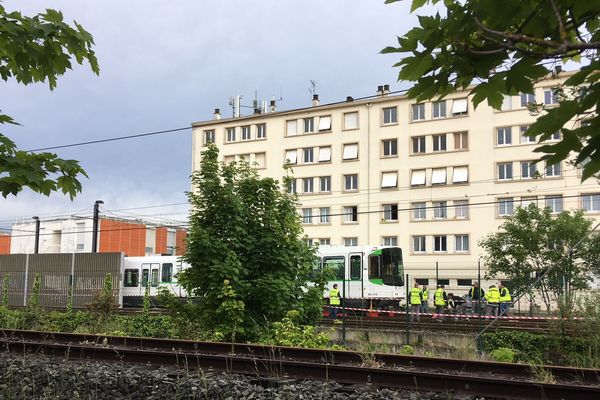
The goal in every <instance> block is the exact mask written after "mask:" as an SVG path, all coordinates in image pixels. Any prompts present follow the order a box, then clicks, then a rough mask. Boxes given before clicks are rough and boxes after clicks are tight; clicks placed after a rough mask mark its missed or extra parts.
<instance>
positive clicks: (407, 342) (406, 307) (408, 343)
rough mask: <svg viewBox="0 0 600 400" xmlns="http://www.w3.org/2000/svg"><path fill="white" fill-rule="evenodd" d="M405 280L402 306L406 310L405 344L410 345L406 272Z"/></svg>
mask: <svg viewBox="0 0 600 400" xmlns="http://www.w3.org/2000/svg"><path fill="white" fill-rule="evenodd" d="M404 282H405V285H404V286H405V287H406V306H405V307H404V308H405V310H406V344H407V345H410V314H409V310H408V308H409V307H408V290H409V286H410V285H409V283H408V274H406V280H405V281H404Z"/></svg>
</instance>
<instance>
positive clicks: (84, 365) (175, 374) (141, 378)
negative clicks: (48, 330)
mask: <svg viewBox="0 0 600 400" xmlns="http://www.w3.org/2000/svg"><path fill="white" fill-rule="evenodd" d="M445 398H447V396H445V395H442V394H435V393H417V392H412V391H392V390H388V389H376V388H371V387H369V386H347V385H339V384H337V383H335V382H327V383H325V382H320V381H294V380H264V379H259V378H258V377H251V376H241V375H233V374H225V373H221V372H213V371H196V370H189V371H185V370H182V369H176V368H171V367H155V366H147V365H135V364H123V363H106V362H97V361H74V360H70V361H65V360H62V359H59V358H52V357H46V356H44V355H26V356H14V355H10V354H6V353H5V354H2V355H1V356H0V399H147V400H151V399H170V400H176V399H211V400H212V399H227V400H229V399H231V400H233V399H249V400H262V399H270V400H273V399H281V400H284V399H285V400H286V399H327V400H330V399H366V400H379V399H409V400H425V399H445Z"/></svg>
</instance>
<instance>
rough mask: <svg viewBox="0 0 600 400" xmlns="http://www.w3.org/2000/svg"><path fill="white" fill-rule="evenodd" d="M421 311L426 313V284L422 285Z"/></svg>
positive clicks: (427, 296) (427, 300)
mask: <svg viewBox="0 0 600 400" xmlns="http://www.w3.org/2000/svg"><path fill="white" fill-rule="evenodd" d="M421 297H422V298H421V312H422V313H424V314H426V313H427V306H428V305H429V289H427V285H423V296H421Z"/></svg>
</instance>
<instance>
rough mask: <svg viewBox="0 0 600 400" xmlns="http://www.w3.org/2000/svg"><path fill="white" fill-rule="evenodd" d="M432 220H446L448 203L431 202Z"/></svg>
mask: <svg viewBox="0 0 600 400" xmlns="http://www.w3.org/2000/svg"><path fill="white" fill-rule="evenodd" d="M433 218H435V219H446V218H448V202H447V201H434V202H433Z"/></svg>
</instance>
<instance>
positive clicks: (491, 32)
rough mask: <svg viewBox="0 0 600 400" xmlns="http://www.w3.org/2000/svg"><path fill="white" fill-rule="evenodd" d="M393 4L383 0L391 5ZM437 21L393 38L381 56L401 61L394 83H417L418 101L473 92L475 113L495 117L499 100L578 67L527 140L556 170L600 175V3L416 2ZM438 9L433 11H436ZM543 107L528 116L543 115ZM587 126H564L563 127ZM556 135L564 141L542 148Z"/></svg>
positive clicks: (423, 21)
mask: <svg viewBox="0 0 600 400" xmlns="http://www.w3.org/2000/svg"><path fill="white" fill-rule="evenodd" d="M395 1H398V0H387V1H386V3H393V2H395ZM426 3H432V4H437V6H438V7H439V8H442V12H441V13H436V14H435V15H421V16H419V26H417V27H415V28H413V29H411V30H410V31H408V32H406V33H404V34H403V35H402V36H400V37H398V45H397V46H390V47H386V48H385V49H383V50H382V53H403V58H402V59H401V60H400V61H399V62H398V63H397V64H396V65H395V66H397V67H400V73H399V75H398V79H399V80H407V81H413V82H415V85H414V86H413V87H412V88H411V89H410V90H409V92H408V95H409V96H410V97H412V98H415V99H417V101H423V100H427V99H431V98H434V97H438V96H441V97H443V96H445V95H447V94H449V93H452V92H453V91H455V90H461V89H467V88H469V87H470V86H471V85H474V87H473V89H472V90H471V94H472V95H473V103H474V105H475V106H477V105H478V104H479V103H481V102H482V101H485V100H487V102H488V104H489V105H490V106H491V107H494V108H495V109H500V108H501V105H502V95H517V94H519V93H531V92H532V90H533V85H534V84H535V83H536V82H538V81H539V80H542V79H545V78H547V77H548V76H549V75H550V69H551V68H553V67H554V66H555V65H560V63H561V62H567V61H572V62H580V65H581V66H582V67H581V70H580V72H578V73H577V74H575V75H573V76H572V77H570V78H569V79H567V81H566V82H565V83H564V85H563V86H562V87H561V88H559V93H558V95H559V99H560V105H559V106H558V107H550V108H546V109H544V115H542V116H541V117H540V118H539V119H538V120H537V122H535V123H534V124H532V125H531V127H530V128H529V130H528V132H527V135H529V136H533V137H537V138H538V142H539V143H540V144H542V145H541V146H539V147H538V148H537V149H536V151H538V152H541V153H544V154H545V155H544V156H543V157H542V158H543V159H545V160H547V162H548V163H550V164H553V163H556V162H558V161H561V160H565V159H568V158H569V156H570V152H574V153H576V154H577V156H576V159H575V160H573V163H574V164H575V165H577V166H582V167H583V174H582V180H585V179H586V178H588V177H590V176H592V175H594V174H598V171H600V117H598V115H597V114H595V113H593V111H594V109H596V108H597V107H598V105H600V73H599V72H598V71H599V70H600V59H599V58H598V51H599V50H600V30H599V29H598V28H599V26H600V3H599V2H597V1H581V0H550V1H546V0H502V2H501V6H499V2H498V0H467V1H463V0H445V1H444V2H443V4H440V3H441V2H440V0H413V2H412V8H411V11H415V10H417V9H421V7H423V6H424V5H425V4H426ZM436 8H437V7H436ZM542 108H543V107H542V106H541V105H533V106H532V111H535V112H540V111H541V110H542ZM571 120H577V121H579V122H583V121H586V122H587V123H588V124H589V125H587V126H585V124H572V123H569V124H566V125H565V123H566V122H567V121H571ZM559 130H560V131H561V133H562V140H561V141H560V142H559V143H556V144H545V143H544V141H545V140H546V139H548V138H549V137H550V136H551V135H552V134H553V133H555V132H557V131H559Z"/></svg>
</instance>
